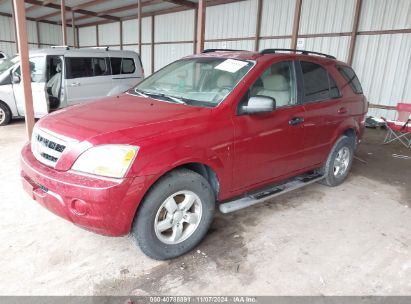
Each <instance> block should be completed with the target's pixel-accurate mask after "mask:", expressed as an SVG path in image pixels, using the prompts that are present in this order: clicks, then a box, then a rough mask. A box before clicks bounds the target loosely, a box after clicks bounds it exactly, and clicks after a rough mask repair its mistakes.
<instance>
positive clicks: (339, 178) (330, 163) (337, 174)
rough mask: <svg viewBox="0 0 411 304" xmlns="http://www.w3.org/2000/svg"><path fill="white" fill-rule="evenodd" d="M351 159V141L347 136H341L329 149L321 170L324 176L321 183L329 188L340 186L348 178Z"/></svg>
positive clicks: (352, 154) (352, 152)
mask: <svg viewBox="0 0 411 304" xmlns="http://www.w3.org/2000/svg"><path fill="white" fill-rule="evenodd" d="M353 157H354V145H353V140H352V139H350V138H349V137H347V136H341V137H340V138H339V139H338V140H337V142H336V143H335V145H334V147H333V148H332V149H331V152H330V154H329V156H328V159H327V162H326V163H325V165H324V167H323V168H322V170H321V171H322V173H323V174H324V176H325V178H324V179H323V180H321V183H322V184H324V185H327V186H330V187H334V186H338V185H340V184H341V183H342V182H343V181H344V180H345V179H346V178H347V176H348V172H349V171H350V169H351V166H352V161H353Z"/></svg>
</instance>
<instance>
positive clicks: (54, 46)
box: [51, 45, 70, 50]
mask: <svg viewBox="0 0 411 304" xmlns="http://www.w3.org/2000/svg"><path fill="white" fill-rule="evenodd" d="M51 48H52V49H66V50H69V49H70V47H69V46H68V45H52V46H51Z"/></svg>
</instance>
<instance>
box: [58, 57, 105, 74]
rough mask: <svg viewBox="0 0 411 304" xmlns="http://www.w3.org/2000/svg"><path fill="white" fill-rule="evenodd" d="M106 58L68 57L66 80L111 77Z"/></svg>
mask: <svg viewBox="0 0 411 304" xmlns="http://www.w3.org/2000/svg"><path fill="white" fill-rule="evenodd" d="M107 60H108V59H106V58H88V57H66V70H67V72H66V78H67V79H73V78H82V77H93V76H104V75H109V74H110V70H109V69H108V65H107Z"/></svg>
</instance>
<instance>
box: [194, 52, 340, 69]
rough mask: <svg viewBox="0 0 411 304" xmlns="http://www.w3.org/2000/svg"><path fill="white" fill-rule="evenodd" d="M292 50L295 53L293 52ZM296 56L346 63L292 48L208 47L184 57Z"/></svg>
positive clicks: (252, 58)
mask: <svg viewBox="0 0 411 304" xmlns="http://www.w3.org/2000/svg"><path fill="white" fill-rule="evenodd" d="M294 51H295V52H296V53H294ZM266 56H270V57H273V56H275V57H287V58H289V57H290V56H291V57H297V58H304V57H307V58H316V59H320V60H324V61H328V62H329V61H332V62H335V63H339V64H343V65H346V63H344V62H341V61H339V60H337V59H336V58H335V57H334V56H331V55H328V54H323V53H318V52H311V51H305V50H292V49H267V50H263V51H261V52H252V51H245V50H224V49H209V50H205V51H203V52H202V53H201V54H195V55H190V56H187V57H186V58H190V57H218V58H227V59H229V58H231V59H240V60H258V59H259V58H262V57H266Z"/></svg>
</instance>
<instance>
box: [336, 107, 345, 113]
mask: <svg viewBox="0 0 411 304" xmlns="http://www.w3.org/2000/svg"><path fill="white" fill-rule="evenodd" d="M346 113H347V108H345V107H342V108H339V109H338V114H346Z"/></svg>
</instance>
